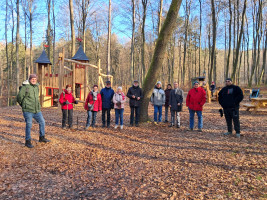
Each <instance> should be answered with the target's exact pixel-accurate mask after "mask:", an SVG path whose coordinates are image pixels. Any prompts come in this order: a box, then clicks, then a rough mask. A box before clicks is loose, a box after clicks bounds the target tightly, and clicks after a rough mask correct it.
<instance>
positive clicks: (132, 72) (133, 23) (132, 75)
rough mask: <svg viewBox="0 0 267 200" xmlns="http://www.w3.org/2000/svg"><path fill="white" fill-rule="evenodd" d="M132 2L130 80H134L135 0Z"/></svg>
mask: <svg viewBox="0 0 267 200" xmlns="http://www.w3.org/2000/svg"><path fill="white" fill-rule="evenodd" d="M131 2H132V41H131V79H132V80H133V79H134V78H135V76H134V75H135V74H134V73H135V72H134V70H135V69H134V63H135V62H134V51H135V0H131Z"/></svg>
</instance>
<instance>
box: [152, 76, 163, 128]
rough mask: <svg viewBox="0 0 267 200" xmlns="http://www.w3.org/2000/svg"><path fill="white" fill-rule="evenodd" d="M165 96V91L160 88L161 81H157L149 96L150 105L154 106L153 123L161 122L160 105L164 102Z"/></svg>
mask: <svg viewBox="0 0 267 200" xmlns="http://www.w3.org/2000/svg"><path fill="white" fill-rule="evenodd" d="M165 98H166V97H165V92H164V90H163V89H161V82H160V81H158V82H157V84H156V86H155V88H154V90H153V93H152V96H151V103H152V106H154V123H155V124H157V123H158V122H162V106H163V105H164V104H165ZM158 113H159V115H158Z"/></svg>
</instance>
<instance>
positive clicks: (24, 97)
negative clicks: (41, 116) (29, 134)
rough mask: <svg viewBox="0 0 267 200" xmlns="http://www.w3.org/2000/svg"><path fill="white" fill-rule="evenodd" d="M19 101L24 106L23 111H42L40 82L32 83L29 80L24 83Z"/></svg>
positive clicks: (18, 97)
mask: <svg viewBox="0 0 267 200" xmlns="http://www.w3.org/2000/svg"><path fill="white" fill-rule="evenodd" d="M17 102H18V103H19V105H20V106H21V107H22V111H23V112H30V113H38V112H41V105H40V101H39V83H37V84H35V85H32V84H31V83H30V82H29V80H26V81H24V82H23V83H22V86H21V88H20V90H19V94H18V96H17Z"/></svg>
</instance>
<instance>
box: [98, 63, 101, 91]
mask: <svg viewBox="0 0 267 200" xmlns="http://www.w3.org/2000/svg"><path fill="white" fill-rule="evenodd" d="M100 81H101V60H100V59H99V60H98V87H100Z"/></svg>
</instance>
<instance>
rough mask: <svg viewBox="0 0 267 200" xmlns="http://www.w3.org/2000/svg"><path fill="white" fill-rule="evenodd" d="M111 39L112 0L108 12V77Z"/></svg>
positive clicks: (108, 72) (108, 73)
mask: <svg viewBox="0 0 267 200" xmlns="http://www.w3.org/2000/svg"><path fill="white" fill-rule="evenodd" d="M110 37H111V0H109V12H108V42H107V75H110ZM108 80H110V77H108Z"/></svg>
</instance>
